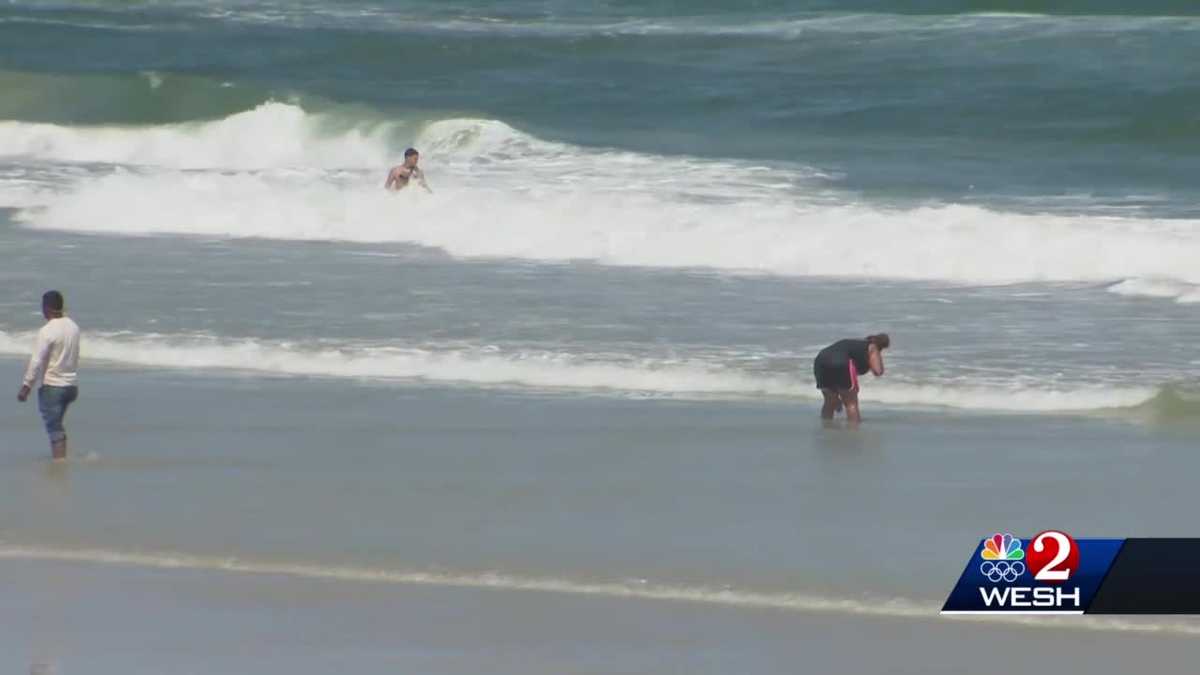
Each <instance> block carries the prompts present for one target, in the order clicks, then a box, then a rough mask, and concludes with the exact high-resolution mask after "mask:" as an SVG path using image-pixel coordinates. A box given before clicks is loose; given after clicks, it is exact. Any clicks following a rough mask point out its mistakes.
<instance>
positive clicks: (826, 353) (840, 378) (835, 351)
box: [813, 340, 871, 391]
mask: <svg viewBox="0 0 1200 675" xmlns="http://www.w3.org/2000/svg"><path fill="white" fill-rule="evenodd" d="M870 347H871V344H870V343H869V342H867V341H866V340H838V341H837V342H835V343H833V344H831V345H829V346H828V347H826V348H825V349H822V350H821V352H820V353H819V354H817V358H815V359H813V376H814V377H816V379H817V389H833V390H836V391H849V390H850V389H853V388H854V387H855V385H857V384H858V376H859V375H865V374H866V373H867V371H868V370H870V369H871V358H870ZM852 370H853V372H852Z"/></svg>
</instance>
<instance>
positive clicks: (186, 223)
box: [0, 103, 1200, 288]
mask: <svg viewBox="0 0 1200 675" xmlns="http://www.w3.org/2000/svg"><path fill="white" fill-rule="evenodd" d="M321 119H322V118H321V116H320V115H310V114H307V113H305V112H304V111H303V110H301V109H300V108H298V107H295V106H291V105H287V104H282V103H272V104H266V105H264V106H261V107H259V108H257V109H255V110H253V111H249V112H245V113H240V114H238V115H233V116H231V117H229V118H226V119H224V120H219V121H215V122H207V123H196V124H190V125H173V126H166V127H149V128H138V129H95V128H82V127H81V128H74V127H58V126H52V125H29V124H25V123H14V122H10V123H3V124H0V154H4V153H5V152H8V153H13V152H19V153H25V154H26V155H28V156H30V157H33V158H35V159H37V160H40V161H47V160H53V161H65V160H68V159H72V158H74V159H81V160H82V159H86V160H89V161H102V162H115V163H118V164H119V165H121V166H119V167H118V168H116V169H105V170H103V171H102V172H100V173H99V174H97V175H94V176H93V177H91V178H89V179H86V180H79V181H75V182H70V183H65V184H59V185H54V186H48V187H46V188H45V189H44V190H43V191H42V192H41V194H40V199H39V200H37V201H38V203H37V205H31V204H30V198H29V197H28V196H27V195H25V194H22V195H21V199H20V200H19V202H20V203H21V204H23V205H26V206H27V207H28V208H26V209H24V210H23V211H22V212H21V213H20V214H19V219H20V220H21V221H22V222H23V223H25V224H26V225H27V226H29V227H34V228H43V229H61V230H75V231H87V232H102V233H111V234H147V233H149V234H158V233H171V234H196V235H204V236H218V237H256V238H270V239H293V240H345V241H359V242H404V243H411V244H417V245H422V246H429V247H436V248H439V249H443V250H445V251H446V252H448V253H450V254H451V255H455V256H460V257H513V258H524V259H530V260H545V261H564V260H576V259H582V260H592V261H597V262H601V263H605V264H611V265H634V266H650V267H701V268H713V269H721V270H736V271H748V272H755V273H770V274H781V275H796V276H835V277H866V278H892V279H911V280H933V281H944V282H950V283H968V284H970V283H1006V282H1021V281H1050V282H1078V281H1086V282H1117V281H1122V280H1140V279H1158V280H1165V281H1169V282H1175V283H1180V284H1185V285H1186V284H1200V266H1197V265H1195V264H1194V261H1195V260H1196V259H1197V258H1198V257H1200V223H1197V222H1196V221H1192V220H1171V219H1151V218H1136V217H1121V216H1097V215H1079V216H1070V215H1062V214H1030V213H1013V212H1003V211H996V210H990V209H986V208H982V207H978V206H964V205H946V204H929V205H926V206H922V207H917V208H907V209H901V208H886V207H881V206H876V205H871V204H865V203H861V202H858V201H856V200H855V199H854V198H853V197H852V196H850V195H846V194H843V193H838V192H834V191H832V190H831V189H830V187H829V183H828V181H826V180H824V178H825V177H823V176H822V174H820V173H819V172H816V171H814V170H812V169H809V168H806V167H797V166H793V167H780V166H756V165H750V164H744V163H737V162H714V161H705V160H701V159H699V158H688V157H674V158H668V157H656V156H653V155H645V154H638V153H632V152H617V151H605V150H597V149H586V148H580V147H576V146H571V145H567V144H562V143H552V142H547V141H543V140H540V139H537V138H535V137H533V136H530V135H528V134H525V133H522V132H520V131H517V130H515V129H513V128H511V127H509V126H507V125H505V124H503V123H501V122H496V121H489V120H468V119H456V120H444V121H441V122H436V123H432V124H429V125H427V126H425V127H424V128H423V130H421V131H420V132H418V133H417V136H416V142H417V144H418V147H420V148H421V149H423V150H424V151H425V153H426V154H425V156H426V160H425V161H426V166H427V171H428V173H429V175H430V181H431V183H432V184H433V186H434V189H435V190H436V194H434V195H425V194H421V193H419V192H418V191H416V190H413V191H407V192H406V193H402V194H399V195H391V194H385V193H384V192H383V191H382V190H381V189H380V184H381V183H382V178H383V176H382V171H383V169H384V168H385V167H386V166H387V161H386V160H387V159H390V158H392V153H393V151H394V150H395V148H397V147H399V146H396V145H394V143H395V140H396V139H397V138H399V136H397V134H398V133H399V132H397V131H396V129H388V128H382V127H380V128H374V127H372V128H374V129H375V130H374V131H369V130H368V128H367V127H356V126H354V125H353V124H350V125H348V130H347V128H346V127H347V124H345V123H342V124H341V125H340V127H341V128H343V130H342V131H338V132H331V131H330V130H329V128H327V127H328V126H329V125H328V124H327V123H326V122H322V121H321ZM335 126H337V125H335ZM409 140H411V138H410V139H409ZM121 167H125V168H121ZM188 167H208V169H209V170H179V169H186V168H188ZM332 167H340V168H339V169H334V168H332ZM848 233H849V234H848ZM1181 288H1183V287H1182V286H1181Z"/></svg>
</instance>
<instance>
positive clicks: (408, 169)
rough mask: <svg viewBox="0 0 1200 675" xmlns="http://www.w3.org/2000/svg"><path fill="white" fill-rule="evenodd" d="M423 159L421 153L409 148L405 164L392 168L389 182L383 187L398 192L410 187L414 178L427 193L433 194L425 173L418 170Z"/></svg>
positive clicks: (388, 178) (405, 154)
mask: <svg viewBox="0 0 1200 675" xmlns="http://www.w3.org/2000/svg"><path fill="white" fill-rule="evenodd" d="M420 159H421V153H419V152H417V151H416V150H414V149H412V148H409V149H407V150H405V151H404V163H403V164H401V165H400V166H396V167H392V170H391V171H389V172H388V177H387V182H386V183H384V184H383V187H384V188H385V189H388V190H392V191H398V190H403V189H404V188H406V187H408V182H409V181H410V180H412V179H414V178H416V179H417V182H418V183H420V184H421V187H423V188H425V191H426V192H428V193H430V194H433V190H430V189H429V185H428V184H427V183H426V182H425V172H424V171H421V170H420V169H418V168H417V162H418V161H420Z"/></svg>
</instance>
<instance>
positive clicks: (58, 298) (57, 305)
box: [42, 291, 63, 312]
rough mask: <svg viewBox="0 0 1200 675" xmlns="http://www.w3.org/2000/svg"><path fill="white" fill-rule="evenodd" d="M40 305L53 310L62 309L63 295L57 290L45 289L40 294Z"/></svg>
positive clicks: (59, 310) (58, 310)
mask: <svg viewBox="0 0 1200 675" xmlns="http://www.w3.org/2000/svg"><path fill="white" fill-rule="evenodd" d="M42 307H45V308H46V309H49V310H51V311H54V312H61V311H62V310H63V296H62V293H59V292H58V291H46V292H45V293H44V294H43V295H42Z"/></svg>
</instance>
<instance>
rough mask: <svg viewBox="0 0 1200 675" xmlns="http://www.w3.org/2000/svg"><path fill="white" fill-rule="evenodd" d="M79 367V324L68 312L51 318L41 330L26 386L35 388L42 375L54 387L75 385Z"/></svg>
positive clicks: (27, 374)
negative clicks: (67, 314)
mask: <svg viewBox="0 0 1200 675" xmlns="http://www.w3.org/2000/svg"><path fill="white" fill-rule="evenodd" d="M78 370H79V326H78V325H76V324H75V322H74V321H72V320H71V319H69V318H67V317H65V316H64V317H61V318H58V319H50V320H49V321H47V322H46V325H45V326H42V329H41V330H39V331H38V334H37V342H35V343H34V346H33V357H32V358H30V359H29V368H28V369H26V370H25V386H27V387H30V388H33V386H34V384H36V383H37V381H38V377H39V376H40V377H41V379H42V383H43V384H46V385H49V386H51V387H73V386H75V385H77V384H79V373H78Z"/></svg>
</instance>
